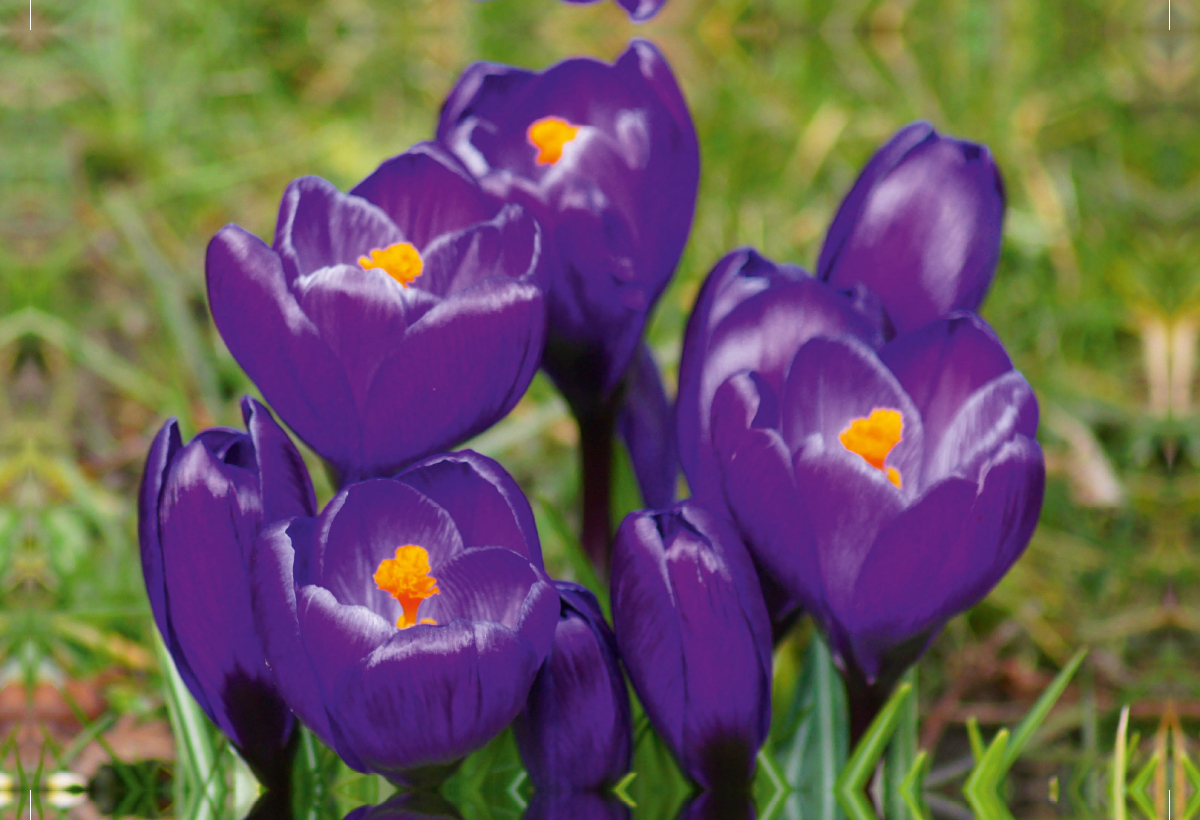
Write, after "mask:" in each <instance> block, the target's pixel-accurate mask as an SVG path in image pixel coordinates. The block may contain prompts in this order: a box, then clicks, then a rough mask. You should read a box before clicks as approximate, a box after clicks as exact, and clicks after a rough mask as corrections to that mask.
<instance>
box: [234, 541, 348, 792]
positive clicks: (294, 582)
mask: <svg viewBox="0 0 1200 820" xmlns="http://www.w3.org/2000/svg"><path fill="white" fill-rule="evenodd" d="M314 530H315V522H314V521H313V519H310V518H299V519H296V520H294V521H280V522H277V523H275V524H273V525H271V526H269V527H266V528H265V529H264V530H263V531H262V532H261V533H260V534H259V538H258V541H257V542H256V543H255V548H254V551H253V554H252V556H251V560H250V589H251V603H252V606H253V612H254V624H255V627H256V628H257V631H258V635H259V637H260V639H261V643H262V649H263V654H264V655H265V656H266V660H267V665H268V666H270V667H271V670H272V671H273V672H274V673H275V681H276V686H277V687H278V689H279V692H280V694H281V695H282V696H283V699H284V701H285V702H286V703H287V705H288V707H289V708H291V710H292V711H293V712H295V713H296V715H297V716H298V717H299V718H300V720H302V721H304V723H305V724H306V725H307V726H308V727H309V728H310V729H312V730H313V732H315V733H316V734H317V736H318V737H319V738H321V740H322V741H323V742H324V743H325V744H326V745H332V744H333V736H332V734H331V732H330V729H329V718H328V717H327V716H326V713H325V702H324V700H323V699H322V697H321V690H320V687H319V685H318V684H317V678H316V673H315V672H314V671H313V666H312V664H310V663H309V660H308V655H307V654H306V653H305V651H304V642H303V641H302V640H301V638H300V623H299V619H298V615H297V610H296V589H297V587H298V586H299V585H300V584H302V583H304V582H305V581H307V579H305V578H299V579H297V578H296V577H295V575H296V574H297V573H296V572H295V571H294V570H295V569H296V567H295V566H294V564H295V563H296V558H297V552H296V551H297V550H299V551H300V552H301V554H305V553H308V552H311V551H312V550H313V549H314V541H315V532H314ZM346 762H347V763H348V764H349V765H350V766H351V768H354V769H357V770H359V771H362V770H363V767H362V765H361V763H359V762H358V761H357V759H354V758H349V759H347V761H346Z"/></svg>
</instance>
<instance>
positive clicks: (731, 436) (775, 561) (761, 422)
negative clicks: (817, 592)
mask: <svg viewBox="0 0 1200 820" xmlns="http://www.w3.org/2000/svg"><path fill="white" fill-rule="evenodd" d="M774 405H775V399H774V395H773V394H772V393H771V390H770V388H769V387H768V386H766V385H765V384H763V383H762V381H761V380H760V379H758V378H757V376H756V374H744V373H743V374H739V375H736V376H733V377H731V378H730V379H729V380H728V381H727V382H726V383H725V384H724V385H722V386H721V388H720V389H719V390H718V391H717V395H716V397H715V399H714V401H713V413H712V418H713V446H714V451H715V454H716V458H717V462H718V464H719V465H720V468H721V475H720V482H721V487H722V488H723V489H722V493H723V496H722V497H723V498H724V499H725V502H726V504H727V505H728V508H729V511H730V514H731V515H732V516H733V518H734V520H735V521H736V522H737V524H738V528H739V530H740V532H741V534H742V536H743V537H744V538H745V541H746V546H747V548H748V549H749V550H750V552H751V554H752V555H753V557H754V560H755V563H756V564H757V565H758V566H759V567H760V568H761V570H762V575H764V576H765V577H767V578H769V579H771V582H772V586H773V585H778V586H779V587H781V588H782V590H784V591H785V592H786V595H782V596H778V600H776V601H774V603H775V604H776V607H775V608H773V609H772V618H773V619H775V621H776V622H779V621H780V620H781V619H782V618H783V617H784V616H786V615H787V614H788V612H787V611H788V610H790V609H793V608H794V604H795V603H797V602H803V604H804V606H805V607H809V608H811V607H812V606H814V605H816V603H817V601H818V600H819V599H818V598H815V597H814V594H813V588H812V586H811V584H806V583H805V582H804V579H813V578H816V577H817V576H818V573H819V570H818V565H817V559H816V549H815V547H814V545H813V543H812V537H811V534H810V530H809V526H808V523H807V520H806V517H805V512H804V510H805V507H804V506H802V505H801V504H800V503H799V499H800V498H801V496H800V490H799V488H798V487H797V485H796V479H795V477H794V476H793V474H792V456H791V453H790V452H789V451H788V448H787V444H786V443H785V442H784V441H783V438H782V436H780V434H779V431H778V430H777V429H776V427H777V425H778V420H777V419H778V413H777V410H773V408H774ZM760 417H762V418H760Z"/></svg>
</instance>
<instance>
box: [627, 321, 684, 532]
mask: <svg viewBox="0 0 1200 820" xmlns="http://www.w3.org/2000/svg"><path fill="white" fill-rule="evenodd" d="M626 379H627V386H626V388H625V400H624V402H623V403H622V405H621V411H620V414H619V415H618V416H617V430H618V431H619V432H620V433H621V438H622V439H624V440H625V445H626V447H628V448H629V457H630V459H631V460H632V462H633V470H634V472H635V473H636V474H637V479H638V485H639V486H640V487H641V490H642V499H643V500H644V501H645V504H646V506H647V507H654V508H659V507H669V506H670V505H671V504H672V503H674V501H675V479H676V476H677V475H678V471H679V461H678V458H677V457H676V455H675V431H674V430H673V429H672V427H673V425H672V422H673V421H674V419H673V414H672V412H671V404H670V402H669V401H668V400H667V394H666V391H665V390H664V389H663V383H662V378H661V377H660V376H659V373H658V367H657V366H656V365H655V364H654V357H653V356H651V355H650V350H649V348H647V347H646V345H645V344H643V345H642V346H641V348H640V349H639V351H638V355H636V356H635V357H634V359H633V363H632V365H631V366H630V370H629V373H628V374H627V375H626Z"/></svg>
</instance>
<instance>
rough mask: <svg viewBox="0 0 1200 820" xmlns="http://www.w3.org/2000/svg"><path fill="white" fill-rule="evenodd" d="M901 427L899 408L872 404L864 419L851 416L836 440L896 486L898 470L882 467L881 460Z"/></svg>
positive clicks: (898, 483)
mask: <svg viewBox="0 0 1200 820" xmlns="http://www.w3.org/2000/svg"><path fill="white" fill-rule="evenodd" d="M903 430H904V417H903V416H902V415H901V414H900V411H899V410H888V409H886V408H882V407H876V408H875V409H874V410H872V411H871V415H869V416H867V417H866V418H865V419H854V420H853V421H851V422H850V426H849V427H847V428H846V429H845V430H843V431H842V432H841V433H839V434H838V441H840V442H841V443H842V446H843V447H845V448H846V449H847V450H849V451H850V452H852V453H856V454H858V455H860V456H862V459H863V461H865V462H867V463H868V464H870V465H871V466H872V467H874V468H875V469H876V470H879V471H881V472H883V473H884V474H885V475H887V477H888V481H890V482H892V483H893V484H895V485H896V486H897V487H899V486H900V471H899V470H897V469H896V468H894V467H884V466H883V462H884V459H886V458H887V457H888V453H890V452H891V451H892V448H893V447H895V446H896V445H897V444H899V443H900V434H901V432H902V431H903Z"/></svg>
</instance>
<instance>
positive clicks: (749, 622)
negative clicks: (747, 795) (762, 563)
mask: <svg viewBox="0 0 1200 820" xmlns="http://www.w3.org/2000/svg"><path fill="white" fill-rule="evenodd" d="M612 596H613V627H614V630H615V632H616V636H617V648H618V650H619V651H620V654H621V660H622V661H623V662H624V664H625V668H626V670H627V671H628V672H629V678H630V680H631V681H632V682H633V686H634V689H635V690H636V691H637V694H638V697H639V698H640V699H641V702H642V704H643V706H645V708H646V714H647V716H648V717H649V718H650V723H651V725H653V726H654V728H655V730H656V731H657V732H658V733H659V735H660V736H661V737H662V738H663V740H664V741H665V742H666V743H667V745H668V747H670V749H671V751H672V752H673V753H674V754H675V757H676V759H677V760H678V761H679V764H680V766H681V767H682V768H683V770H684V771H685V772H687V774H688V775H689V776H691V778H692V779H693V780H695V781H696V782H697V783H698V784H700V785H701V786H702V787H704V788H705V789H710V790H716V791H722V792H727V793H742V792H744V791H745V790H747V789H748V788H749V784H750V781H751V779H752V777H753V773H754V764H755V758H756V756H757V754H758V750H759V748H760V747H761V746H762V744H763V743H764V742H765V741H766V738H767V730H768V729H769V726H770V720H771V625H770V621H769V620H768V618H767V609H766V605H765V604H764V603H763V598H762V592H761V591H760V589H759V584H758V579H757V578H756V577H755V574H754V566H753V564H751V562H750V556H749V554H748V553H747V552H746V549H745V547H744V546H743V545H742V542H741V540H740V539H739V538H738V535H737V533H736V531H735V530H734V529H733V527H732V525H731V524H730V523H729V522H728V521H726V520H725V519H723V518H720V517H718V516H716V515H714V514H713V513H711V512H710V511H709V510H707V509H706V508H705V507H703V506H701V505H700V504H699V503H697V502H695V501H684V502H681V503H679V504H677V505H675V506H674V507H671V508H669V509H666V510H661V511H644V512H637V513H631V514H629V515H628V516H626V517H625V520H624V521H623V522H622V524H621V527H620V529H619V530H618V531H617V539H616V544H615V547H614V552H613V573H612Z"/></svg>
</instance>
